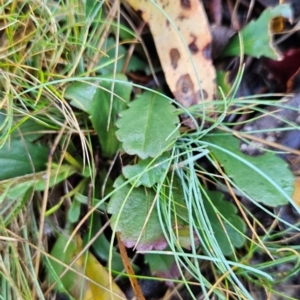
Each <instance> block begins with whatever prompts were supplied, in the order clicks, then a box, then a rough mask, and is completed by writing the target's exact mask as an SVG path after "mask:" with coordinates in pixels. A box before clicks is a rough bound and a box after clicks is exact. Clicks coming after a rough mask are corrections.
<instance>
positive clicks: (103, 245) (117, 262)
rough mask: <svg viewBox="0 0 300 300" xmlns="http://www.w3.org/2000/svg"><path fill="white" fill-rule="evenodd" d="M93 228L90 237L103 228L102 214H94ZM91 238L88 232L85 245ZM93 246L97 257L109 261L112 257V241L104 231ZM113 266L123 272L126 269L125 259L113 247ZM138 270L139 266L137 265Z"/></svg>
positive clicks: (114, 269)
mask: <svg viewBox="0 0 300 300" xmlns="http://www.w3.org/2000/svg"><path fill="white" fill-rule="evenodd" d="M91 226H92V228H91V234H90V238H92V237H94V236H95V235H96V234H97V233H98V232H99V230H101V228H102V223H101V219H100V215H99V214H97V213H95V214H94V216H93V223H92V225H91ZM90 238H89V233H87V234H86V235H85V237H84V245H86V244H87V242H88V240H89V239H90ZM92 248H93V250H94V254H96V255H97V257H99V258H101V260H103V261H108V260H109V259H110V257H109V254H110V253H109V252H110V242H109V241H108V240H107V238H106V236H105V234H104V233H102V234H100V235H99V236H98V237H97V239H96V240H95V241H94V242H93V244H92ZM111 263H112V265H111V267H112V270H113V271H117V272H122V271H123V269H124V265H123V261H122V258H121V255H120V253H119V252H117V251H116V249H115V248H113V249H112V258H111ZM135 269H136V270H138V268H137V267H135Z"/></svg>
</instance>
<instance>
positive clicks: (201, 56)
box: [127, 0, 216, 107]
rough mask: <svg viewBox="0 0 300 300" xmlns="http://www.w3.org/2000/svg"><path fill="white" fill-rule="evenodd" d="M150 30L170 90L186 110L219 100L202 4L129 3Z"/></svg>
mask: <svg viewBox="0 0 300 300" xmlns="http://www.w3.org/2000/svg"><path fill="white" fill-rule="evenodd" d="M127 2H128V3H129V4H130V5H131V6H132V7H133V8H134V9H135V10H138V11H140V12H141V14H142V17H143V19H144V21H145V22H147V23H148V24H149V26H150V30H151V32H152V35H153V38H154V42H155V45H156V49H157V52H158V55H159V58H160V62H161V65H162V68H163V71H164V73H165V77H166V80H167V83H168V85H169V88H170V90H171V91H172V93H173V94H174V96H175V98H176V100H177V101H178V102H179V103H180V104H182V105H183V106H185V107H189V106H192V105H195V104H200V103H201V102H202V97H201V93H202V96H203V99H204V100H205V101H212V100H213V99H214V98H215V90H216V88H215V78H216V74H215V69H214V67H213V64H212V59H211V42H212V36H211V33H210V28H209V24H208V21H207V17H206V14H205V10H204V8H203V5H202V3H201V1H199V0H181V1H175V0H157V1H156V3H154V2H152V1H149V0H127Z"/></svg>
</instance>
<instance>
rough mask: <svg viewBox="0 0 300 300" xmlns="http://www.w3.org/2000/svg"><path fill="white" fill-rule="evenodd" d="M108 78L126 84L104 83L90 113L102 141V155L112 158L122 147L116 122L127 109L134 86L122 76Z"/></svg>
mask: <svg viewBox="0 0 300 300" xmlns="http://www.w3.org/2000/svg"><path fill="white" fill-rule="evenodd" d="M107 78H110V79H117V80H121V81H123V82H124V83H120V82H115V83H113V82H109V81H102V82H101V89H98V90H97V93H96V97H97V98H96V99H95V101H93V103H92V110H91V112H90V113H91V120H92V123H93V126H94V128H95V129H96V131H97V134H98V137H99V140H100V144H101V148H102V155H103V156H105V157H111V156H113V155H114V154H115V153H116V152H117V151H118V150H119V147H120V143H119V141H118V139H117V138H116V134H115V132H116V130H117V126H116V121H117V118H118V115H119V114H120V113H121V112H122V111H123V110H124V109H125V108H126V107H127V104H128V102H129V99H130V94H131V90H132V86H131V84H128V83H126V81H127V79H126V76H125V75H122V74H117V75H116V76H107ZM112 95H113V97H112Z"/></svg>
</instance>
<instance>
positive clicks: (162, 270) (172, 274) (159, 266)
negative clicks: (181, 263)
mask: <svg viewBox="0 0 300 300" xmlns="http://www.w3.org/2000/svg"><path fill="white" fill-rule="evenodd" d="M145 260H146V262H147V263H148V264H149V267H150V270H151V273H152V274H155V276H158V277H161V278H170V279H176V278H179V275H180V273H179V270H178V267H177V264H176V260H175V258H174V256H173V255H168V254H167V253H166V254H165V255H164V254H152V253H146V254H145Z"/></svg>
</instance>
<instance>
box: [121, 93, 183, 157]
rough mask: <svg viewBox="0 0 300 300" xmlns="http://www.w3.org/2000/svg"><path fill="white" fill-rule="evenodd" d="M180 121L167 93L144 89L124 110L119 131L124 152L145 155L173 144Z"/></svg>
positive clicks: (157, 153) (157, 152)
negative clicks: (165, 95)
mask: <svg viewBox="0 0 300 300" xmlns="http://www.w3.org/2000/svg"><path fill="white" fill-rule="evenodd" d="M177 123H178V117H177V116H176V115H175V108H174V106H172V105H171V103H170V102H169V101H168V100H167V99H166V98H165V97H163V96H161V95H159V94H155V93H151V92H145V93H143V94H142V95H140V96H139V97H138V99H136V100H134V101H133V102H132V103H130V107H129V109H127V110H125V111H123V112H122V113H121V119H120V120H119V121H118V122H117V126H118V127H119V128H120V129H119V130H118V131H117V132H116V135H117V137H118V139H119V140H120V141H121V142H122V146H123V149H124V151H125V152H127V153H128V154H131V155H135V154H136V155H138V156H139V157H140V158H142V159H145V158H147V157H149V156H150V157H155V156H157V155H159V154H160V153H161V152H162V151H165V150H167V148H169V147H170V146H171V143H172V141H173V140H174V139H175V138H177V137H178V136H179V130H178V129H177V128H176V124H177Z"/></svg>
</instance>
